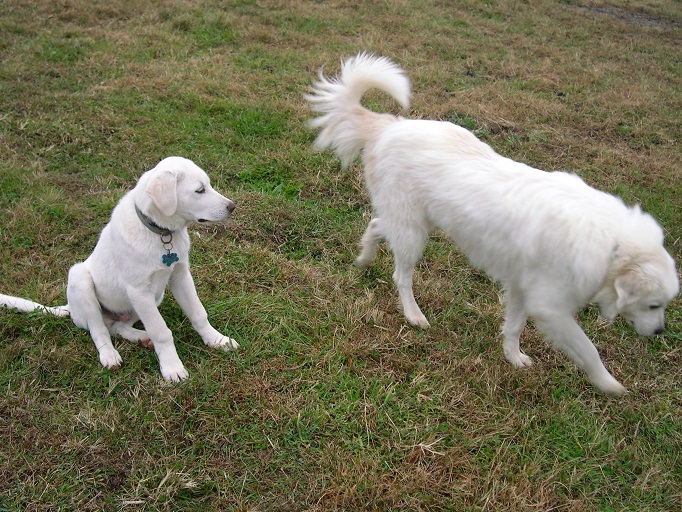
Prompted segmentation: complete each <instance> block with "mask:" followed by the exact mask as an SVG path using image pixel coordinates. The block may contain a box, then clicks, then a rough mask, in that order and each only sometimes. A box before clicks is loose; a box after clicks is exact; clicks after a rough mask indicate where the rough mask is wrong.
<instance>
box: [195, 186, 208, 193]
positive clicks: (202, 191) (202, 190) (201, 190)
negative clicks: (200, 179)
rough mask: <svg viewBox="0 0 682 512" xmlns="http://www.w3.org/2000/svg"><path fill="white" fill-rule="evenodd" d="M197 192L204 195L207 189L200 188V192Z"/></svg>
mask: <svg viewBox="0 0 682 512" xmlns="http://www.w3.org/2000/svg"><path fill="white" fill-rule="evenodd" d="M196 192H197V194H203V193H204V192H206V189H205V188H204V187H201V188H200V189H199V190H197V191H196Z"/></svg>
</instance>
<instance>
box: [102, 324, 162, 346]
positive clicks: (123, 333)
mask: <svg viewBox="0 0 682 512" xmlns="http://www.w3.org/2000/svg"><path fill="white" fill-rule="evenodd" d="M133 323H134V321H131V322H113V323H112V324H111V325H110V326H109V332H111V333H112V334H118V335H119V336H120V337H121V338H123V339H124V340H128V341H130V342H132V343H136V344H137V345H140V346H142V347H144V348H146V349H149V350H154V343H152V340H151V339H150V337H149V334H147V331H142V330H140V329H136V328H135V327H133V325H132V324H133Z"/></svg>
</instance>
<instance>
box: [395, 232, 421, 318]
mask: <svg viewBox="0 0 682 512" xmlns="http://www.w3.org/2000/svg"><path fill="white" fill-rule="evenodd" d="M427 236H428V233H427V232H419V231H418V230H415V229H410V228H409V227H405V226H398V227H397V229H392V230H386V238H387V240H388V243H389V245H390V246H391V250H392V251H393V260H394V263H395V271H394V272H393V281H394V282H395V285H396V288H398V293H399V294H400V302H401V303H402V306H403V313H404V314H405V318H407V321H408V322H410V323H411V324H412V325H416V326H418V327H421V328H423V329H426V328H427V327H429V322H428V320H427V319H426V317H425V316H424V314H423V313H422V311H421V309H419V306H418V305H417V301H416V300H415V299H414V292H413V290H412V276H413V274H414V266H415V265H416V264H417V261H419V258H421V255H422V251H423V249H424V243H425V242H426V237H427Z"/></svg>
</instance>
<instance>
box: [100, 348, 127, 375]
mask: <svg viewBox="0 0 682 512" xmlns="http://www.w3.org/2000/svg"><path fill="white" fill-rule="evenodd" d="M99 362H100V363H102V366H104V367H105V368H107V369H108V370H116V369H118V368H119V367H120V366H121V363H122V362H123V359H121V355H120V354H119V353H118V350H116V349H115V348H114V347H111V348H106V347H105V348H102V349H100V351H99Z"/></svg>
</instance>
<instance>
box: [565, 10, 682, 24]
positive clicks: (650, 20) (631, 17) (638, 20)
mask: <svg viewBox="0 0 682 512" xmlns="http://www.w3.org/2000/svg"><path fill="white" fill-rule="evenodd" d="M569 8H570V9H573V10H574V11H582V12H587V13H591V14H599V15H602V16H608V17H610V18H612V19H615V20H618V21H621V22H623V23H630V24H633V25H639V26H641V27H656V28H663V29H679V28H682V21H678V20H673V19H670V18H658V17H656V16H652V15H650V14H647V13H644V12H640V11H629V10H627V9H622V8H620V7H589V6H580V5H571V6H569Z"/></svg>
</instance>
